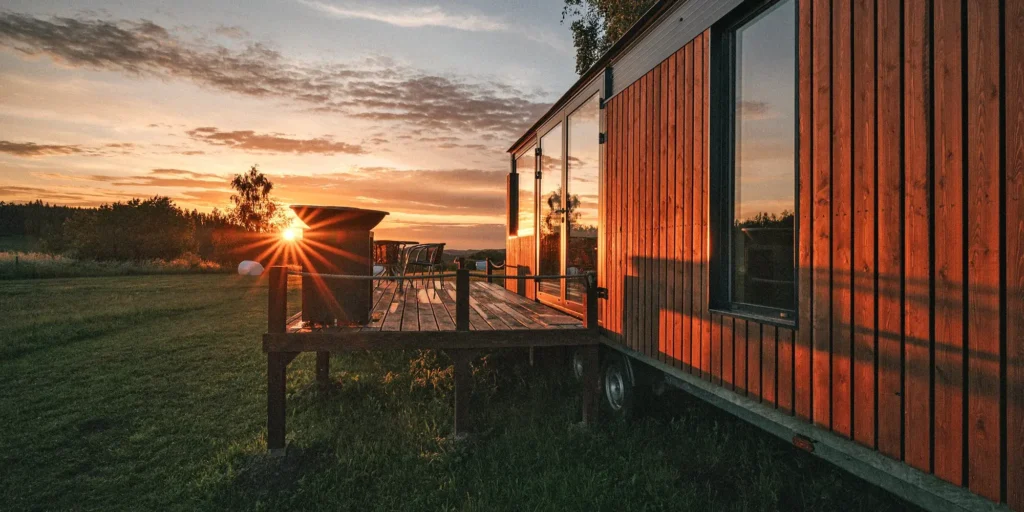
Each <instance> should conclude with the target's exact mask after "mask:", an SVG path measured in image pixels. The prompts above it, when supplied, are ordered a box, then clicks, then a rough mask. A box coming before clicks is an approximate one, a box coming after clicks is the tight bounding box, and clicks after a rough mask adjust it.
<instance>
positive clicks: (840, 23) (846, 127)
mask: <svg viewBox="0 0 1024 512" xmlns="http://www.w3.org/2000/svg"><path fill="white" fill-rule="evenodd" d="M859 3H863V2H859ZM852 15H853V10H852V0H836V2H834V3H833V4H832V429H833V430H834V431H835V432H836V433H837V434H840V435H842V436H844V437H850V433H851V431H852V430H851V420H852V416H851V411H852V410H853V401H854V398H853V396H852V393H853V384H852V379H851V375H852V372H853V360H852V358H851V356H852V354H853V351H852V348H853V345H852V344H853V332H852V327H853V323H852V322H853V321H852V316H853V302H852V293H851V289H850V288H851V286H852V268H853V267H852V259H851V257H852V254H853V233H854V231H853V218H854V216H853V211H854V204H853V203H854V201H853V173H852V162H853V153H852V152H851V150H852V148H851V144H850V142H851V139H852V134H853V131H854V130H860V131H863V130H862V129H861V127H862V126H865V125H863V124H860V123H858V124H857V125H856V126H857V128H854V125H853V101H852V100H853V59H851V55H852V52H851V48H852V46H853V41H852V38H853V27H852V26H851V20H852ZM860 54H861V52H858V54H857V55H854V58H856V57H857V56H859V55H860ZM858 69H859V68H858ZM858 97H859V96H858ZM858 121H863V120H860V119H859V120H858ZM858 136H859V137H864V136H863V135H858ZM858 213H860V212H858Z"/></svg>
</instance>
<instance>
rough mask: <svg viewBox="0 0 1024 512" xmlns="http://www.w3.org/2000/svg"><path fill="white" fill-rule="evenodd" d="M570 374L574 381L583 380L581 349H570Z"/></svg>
mask: <svg viewBox="0 0 1024 512" xmlns="http://www.w3.org/2000/svg"><path fill="white" fill-rule="evenodd" d="M572 376H573V377H574V378H575V379H576V382H582V381H583V351H582V350H580V349H576V350H573V351H572Z"/></svg>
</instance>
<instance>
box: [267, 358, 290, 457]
mask: <svg viewBox="0 0 1024 512" xmlns="http://www.w3.org/2000/svg"><path fill="white" fill-rule="evenodd" d="M283 356H284V353H282V352H270V353H268V354H267V450H268V451H269V452H270V453H271V455H283V454H284V447H285V444H284V416H285V411H284V400H285V373H286V371H287V368H288V363H286V362H284V361H285V358H284V357H283Z"/></svg>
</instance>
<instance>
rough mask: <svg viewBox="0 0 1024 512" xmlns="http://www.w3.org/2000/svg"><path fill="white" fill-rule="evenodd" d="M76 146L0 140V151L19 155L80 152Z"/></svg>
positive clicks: (50, 154) (31, 155) (71, 153)
mask: <svg viewBox="0 0 1024 512" xmlns="http://www.w3.org/2000/svg"><path fill="white" fill-rule="evenodd" d="M81 152H82V149H81V148H79V147H78V146H67V145H61V144H36V143H34V142H11V141H7V140H0V153H7V154H9V155H14V156H21V157H33V156H52V155H74V154H77V153H81Z"/></svg>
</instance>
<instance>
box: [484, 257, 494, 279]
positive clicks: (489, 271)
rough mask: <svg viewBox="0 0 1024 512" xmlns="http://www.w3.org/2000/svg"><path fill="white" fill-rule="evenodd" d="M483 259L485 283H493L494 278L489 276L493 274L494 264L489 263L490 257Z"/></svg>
mask: <svg viewBox="0 0 1024 512" xmlns="http://www.w3.org/2000/svg"><path fill="white" fill-rule="evenodd" d="M485 261H487V284H494V278H492V277H491V276H492V275H494V264H493V263H491V259H490V258H487V259H486V260H485Z"/></svg>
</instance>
